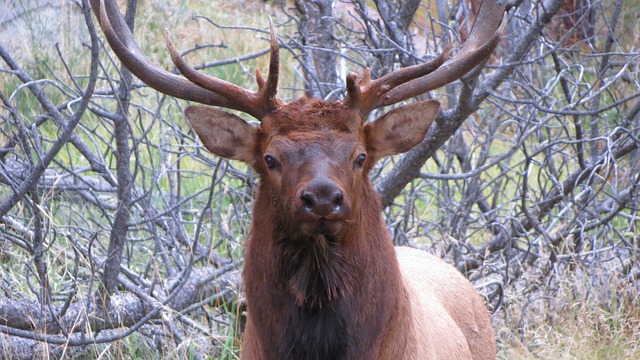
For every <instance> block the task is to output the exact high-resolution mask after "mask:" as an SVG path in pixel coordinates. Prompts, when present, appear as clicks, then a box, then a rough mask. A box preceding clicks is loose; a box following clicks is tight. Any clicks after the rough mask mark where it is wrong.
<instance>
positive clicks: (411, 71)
mask: <svg viewBox="0 0 640 360" xmlns="http://www.w3.org/2000/svg"><path fill="white" fill-rule="evenodd" d="M450 52H451V43H449V44H447V46H446V47H445V49H444V51H443V52H442V53H441V54H440V55H439V56H438V57H437V58H435V59H433V60H431V61H429V62H427V63H424V64H419V65H413V66H408V67H405V68H402V69H399V70H396V71H394V72H391V73H388V74H386V75H384V76H383V77H381V78H378V79H376V80H373V81H372V80H371V70H370V69H369V68H367V69H365V72H364V75H362V77H358V76H357V75H356V74H355V73H351V74H349V75H347V79H346V88H347V95H346V97H345V99H344V101H343V102H344V104H345V106H347V107H351V108H357V109H359V110H360V111H361V112H362V113H363V114H367V113H369V111H371V110H373V109H375V108H378V107H380V106H381V105H378V103H380V102H381V101H384V99H385V98H386V97H387V96H386V95H385V94H386V93H387V92H388V91H389V90H391V89H393V88H395V87H396V86H399V85H401V84H403V83H406V82H408V81H410V80H413V79H416V78H419V77H422V76H425V75H427V74H429V73H431V72H432V71H434V70H436V69H437V68H439V67H440V66H441V65H442V64H443V63H444V62H445V60H446V59H447V58H448V57H449V53H450Z"/></svg>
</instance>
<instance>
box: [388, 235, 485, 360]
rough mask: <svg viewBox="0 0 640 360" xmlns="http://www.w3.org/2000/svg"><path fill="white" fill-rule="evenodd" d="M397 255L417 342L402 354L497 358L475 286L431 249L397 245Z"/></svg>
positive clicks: (450, 357)
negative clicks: (433, 253) (425, 250)
mask: <svg viewBox="0 0 640 360" xmlns="http://www.w3.org/2000/svg"><path fill="white" fill-rule="evenodd" d="M396 254H397V257H398V262H399V263H400V270H401V272H402V276H403V281H404V284H405V287H406V289H407V292H408V296H409V299H410V304H411V313H412V316H411V319H409V321H411V322H412V325H413V331H412V333H413V334H415V337H416V339H414V340H415V344H416V346H415V348H414V349H412V351H411V352H410V353H409V354H407V356H406V357H405V359H407V360H409V359H412V360H413V359H415V360H418V359H422V360H424V359H447V360H449V359H457V360H463V359H473V360H485V359H495V356H496V348H495V341H494V335H493V330H492V328H491V321H490V317H489V312H488V311H487V309H486V307H485V305H484V303H483V301H482V299H481V298H480V296H479V295H478V293H477V292H476V290H475V288H474V287H473V285H471V283H470V282H469V281H467V279H466V278H464V276H462V274H460V273H459V272H458V271H457V270H456V269H455V268H453V267H452V266H451V265H449V264H447V263H446V262H444V261H443V260H441V259H440V258H438V257H436V256H433V255H431V254H429V253H426V252H424V251H421V250H416V249H412V248H406V247H398V248H396ZM392 346H393V345H392ZM405 350H406V349H396V350H395V351H396V354H401V353H403V352H405Z"/></svg>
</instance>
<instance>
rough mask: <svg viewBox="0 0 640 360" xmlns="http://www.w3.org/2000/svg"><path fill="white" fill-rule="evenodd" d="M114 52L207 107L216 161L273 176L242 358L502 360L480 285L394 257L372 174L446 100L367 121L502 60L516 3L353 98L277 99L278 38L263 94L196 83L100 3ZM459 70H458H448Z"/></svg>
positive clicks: (255, 246) (261, 206)
mask: <svg viewBox="0 0 640 360" xmlns="http://www.w3.org/2000/svg"><path fill="white" fill-rule="evenodd" d="M92 6H93V8H94V11H95V12H96V14H97V17H98V19H99V20H100V23H101V26H102V28H103V31H104V32H105V35H106V37H107V39H108V41H109V44H110V45H111V47H112V48H113V49H114V51H115V52H116V54H117V55H118V56H119V57H120V59H121V60H122V61H123V63H124V64H125V65H126V66H127V67H128V68H129V69H130V70H131V71H132V72H133V73H134V74H135V75H136V76H138V77H139V78H140V79H141V80H142V81H144V82H146V83H147V84H149V85H150V86H152V87H154V88H156V89H158V90H159V91H161V92H164V93H166V94H169V95H173V96H177V97H180V98H183V99H187V100H192V101H196V102H200V103H204V104H207V105H216V106H220V107H226V108H231V109H236V110H241V111H244V112H246V113H248V114H250V115H252V116H254V117H255V118H257V119H259V120H260V121H261V123H260V125H257V126H256V125H252V124H249V123H247V122H246V121H244V120H243V119H241V118H240V117H238V116H236V115H233V114H230V113H227V112H224V111H222V110H218V109H216V108H213V107H208V106H190V107H188V108H187V109H186V110H185V116H186V117H187V119H188V120H189V122H190V124H191V126H192V127H193V129H194V130H195V132H196V133H197V134H198V136H199V137H200V139H201V140H202V142H203V143H204V145H205V146H206V147H207V149H209V150H210V151H211V152H213V153H214V154H217V155H219V156H222V157H225V158H228V159H234V160H240V161H243V162H245V163H247V164H248V165H250V166H251V167H252V168H253V169H254V170H255V171H256V172H257V173H258V174H259V177H260V186H259V191H258V195H257V198H256V201H255V206H254V211H253V223H252V228H251V232H250V235H249V239H247V245H246V254H245V265H244V271H243V279H244V286H245V290H246V298H247V303H248V320H247V324H246V328H245V333H244V339H243V346H242V350H241V351H242V353H241V354H242V355H241V356H242V359H245V360H254V359H261V360H268V359H278V360H280V359H312V360H313V359H367V360H368V359H416V360H417V359H491V358H495V341H494V336H493V332H492V329H491V324H490V318H489V314H488V311H487V310H486V307H485V306H484V303H483V301H482V299H481V297H480V296H479V294H478V293H477V292H476V291H475V289H474V287H473V286H472V285H471V283H469V282H468V281H467V280H466V279H465V278H464V277H463V276H462V275H461V274H460V273H458V272H457V271H456V270H455V269H454V268H453V267H451V266H449V265H448V264H446V263H445V262H443V261H442V260H440V259H439V258H436V257H434V256H432V255H429V254H427V253H424V252H422V251H418V250H414V249H409V248H394V247H393V245H392V242H391V239H390V237H389V234H388V232H387V229H386V227H385V224H384V221H383V220H382V217H381V210H382V209H381V205H380V201H379V198H378V194H377V193H376V191H375V189H374V187H373V186H372V184H371V182H370V181H369V178H368V173H369V171H370V170H371V169H372V167H373V166H374V164H375V163H376V161H377V160H379V159H380V158H382V157H385V156H389V155H394V154H399V153H402V152H405V151H408V150H409V149H411V148H412V147H413V146H415V145H417V144H418V143H419V142H420V141H421V140H422V139H423V138H424V136H425V134H426V132H427V131H428V129H429V127H430V125H431V123H432V121H433V120H434V119H435V118H436V116H437V115H438V113H439V111H440V105H439V103H438V102H437V101H435V100H426V101H421V102H416V103H413V104H410V105H406V106H403V107H399V108H396V109H395V110H392V111H390V112H388V113H386V114H385V115H383V116H381V117H380V118H378V119H376V120H375V121H373V122H369V123H366V122H365V119H366V116H367V114H368V113H369V112H370V111H371V110H373V109H375V108H378V107H381V106H386V105H390V104H394V103H397V102H400V101H402V100H405V99H408V98H410V97H414V96H416V95H419V94H421V93H424V92H426V91H429V90H431V89H434V88H436V87H439V86H442V85H443V84H446V83H449V82H451V81H454V80H456V79H458V78H460V77H462V76H463V75H464V74H465V73H467V72H468V71H469V70H471V69H472V68H473V67H475V66H476V65H477V64H478V63H480V62H482V61H483V60H484V59H486V58H487V56H488V55H490V54H491V52H492V51H493V49H494V47H495V46H496V44H497V42H498V41H499V38H500V33H501V30H500V29H499V28H500V24H501V22H502V13H503V12H504V5H500V4H497V3H496V2H495V1H489V0H485V3H484V4H483V6H482V8H481V10H480V13H479V15H478V18H477V20H476V24H475V25H474V28H473V31H472V33H471V35H470V36H469V39H468V40H467V42H466V43H465V45H464V46H463V48H462V49H461V50H460V52H459V53H458V54H457V55H456V56H455V57H454V58H452V59H450V60H448V61H446V60H447V56H448V54H447V51H445V53H444V54H443V55H442V56H440V57H439V58H437V59H436V60H434V61H432V62H430V63H426V64H422V65H418V66H415V67H410V68H405V69H401V70H398V71H396V72H394V73H391V74H389V75H386V76H384V77H382V78H380V79H377V80H371V78H370V74H369V72H368V71H367V72H366V73H365V74H364V76H362V77H357V76H355V75H350V76H349V77H348V78H347V95H346V97H345V99H344V100H343V101H339V102H326V101H321V100H315V99H309V98H301V99H299V100H296V101H293V102H291V103H288V104H283V103H282V102H281V101H280V100H278V99H277V97H276V88H277V78H278V44H277V41H276V39H275V35H273V31H272V40H271V46H272V54H271V64H270V68H269V75H268V78H267V79H266V80H265V79H263V78H262V76H261V75H260V73H259V72H257V74H256V78H257V82H258V86H259V90H258V91H257V92H250V91H248V90H245V89H242V88H239V87H237V86H235V85H232V84H229V83H227V82H225V81H223V80H220V79H216V78H211V77H208V76H206V75H202V74H200V73H198V72H196V71H194V70H193V69H192V68H190V67H189V66H187V65H186V64H185V63H184V61H183V60H182V59H181V58H180V56H179V55H178V54H177V51H176V50H175V49H174V48H173V45H172V44H171V43H170V42H169V44H168V47H169V50H170V52H171V54H172V58H173V60H174V63H175V64H176V66H177V67H178V69H179V70H180V71H181V73H182V74H183V75H184V76H185V77H186V78H187V79H188V80H186V79H184V78H182V77H179V76H176V75H173V74H170V73H167V72H165V71H164V70H161V69H160V68H158V67H155V66H154V65H152V64H150V63H149V61H148V60H147V59H146V58H145V57H144V55H142V53H141V52H140V50H139V48H138V47H137V45H136V44H135V42H134V41H133V37H132V35H131V33H130V32H129V30H128V28H127V27H126V25H125V23H124V20H123V19H122V16H121V15H120V13H119V11H118V10H117V8H116V6H115V4H113V3H112V2H108V3H106V4H105V3H103V2H102V1H99V0H93V1H92ZM445 61H446V62H445Z"/></svg>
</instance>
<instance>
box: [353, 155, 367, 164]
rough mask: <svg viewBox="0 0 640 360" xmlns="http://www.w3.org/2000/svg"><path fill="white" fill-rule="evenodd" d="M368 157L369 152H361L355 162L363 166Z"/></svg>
mask: <svg viewBox="0 0 640 360" xmlns="http://www.w3.org/2000/svg"><path fill="white" fill-rule="evenodd" d="M366 159H367V154H364V153H362V154H360V155H358V157H357V158H356V161H355V162H354V164H355V165H356V166H358V167H362V165H364V161H365V160H366Z"/></svg>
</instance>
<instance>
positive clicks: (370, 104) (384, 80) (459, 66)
mask: <svg viewBox="0 0 640 360" xmlns="http://www.w3.org/2000/svg"><path fill="white" fill-rule="evenodd" d="M506 3H507V2H506V1H505V0H483V2H482V5H481V6H480V11H479V12H478V17H477V19H476V21H475V23H474V24H473V28H472V30H471V34H470V35H469V38H468V39H467V41H466V42H465V43H464V45H463V46H462V49H460V52H458V54H457V55H456V56H454V57H453V58H451V59H449V60H448V61H446V62H445V59H446V58H447V57H448V56H449V52H450V50H451V47H450V45H447V47H446V48H445V50H444V51H443V52H442V54H440V56H438V57H437V58H436V59H435V60H433V61H430V62H428V63H425V64H420V65H414V66H409V67H406V68H402V69H399V70H397V71H394V72H392V73H389V74H387V75H385V76H383V77H381V78H379V79H376V80H373V81H372V80H371V71H370V70H369V69H366V70H365V73H364V75H362V76H361V77H358V76H357V75H356V74H353V73H352V74H349V75H347V79H346V83H347V84H346V85H347V95H346V97H345V99H344V100H343V103H344V104H345V105H346V106H348V107H351V108H354V109H358V110H359V111H360V112H361V113H362V114H364V115H366V114H368V113H369V112H371V111H372V110H374V109H377V108H379V107H383V106H388V105H393V104H395V103H398V102H400V101H403V100H406V99H409V98H412V97H415V96H418V95H420V94H424V93H426V92H427V91H430V90H433V89H437V88H439V87H441V86H444V85H446V84H448V83H451V82H453V81H455V80H457V79H460V78H461V77H462V76H464V75H465V74H466V73H468V72H469V71H471V70H472V69H473V68H474V67H475V66H476V65H478V64H480V63H482V62H483V61H485V60H486V59H487V58H488V57H489V56H490V55H491V53H492V52H493V50H494V49H495V47H496V46H497V45H498V43H499V42H500V38H501V36H502V34H503V33H504V29H505V27H506V24H507V22H506V18H505V19H503V14H504V11H505V7H506Z"/></svg>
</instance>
